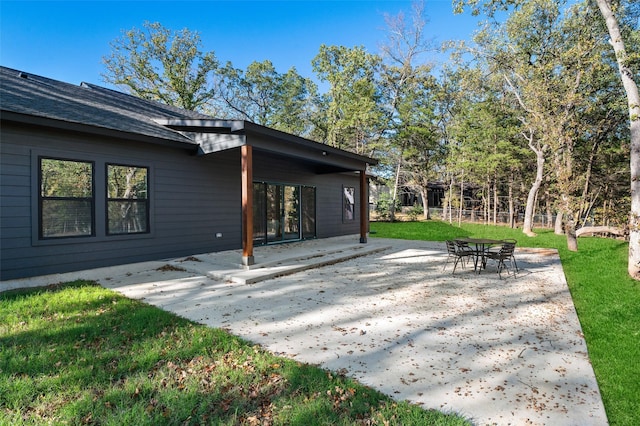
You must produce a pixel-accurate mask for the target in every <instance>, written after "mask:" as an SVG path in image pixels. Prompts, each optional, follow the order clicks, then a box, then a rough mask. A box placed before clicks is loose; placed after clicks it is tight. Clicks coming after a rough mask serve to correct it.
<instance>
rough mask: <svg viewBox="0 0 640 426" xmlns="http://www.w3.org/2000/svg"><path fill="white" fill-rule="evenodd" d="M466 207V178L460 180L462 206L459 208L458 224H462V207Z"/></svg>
mask: <svg viewBox="0 0 640 426" xmlns="http://www.w3.org/2000/svg"><path fill="white" fill-rule="evenodd" d="M463 208H464V178H463V179H461V180H460V208H459V209H458V226H460V225H462V209H463Z"/></svg>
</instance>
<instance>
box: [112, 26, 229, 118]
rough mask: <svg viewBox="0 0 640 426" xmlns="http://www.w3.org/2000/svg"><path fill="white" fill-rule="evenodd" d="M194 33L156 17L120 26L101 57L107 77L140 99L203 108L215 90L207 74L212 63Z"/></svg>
mask: <svg viewBox="0 0 640 426" xmlns="http://www.w3.org/2000/svg"><path fill="white" fill-rule="evenodd" d="M200 49H201V40H200V35H199V34H198V33H197V32H192V31H189V30H188V29H183V30H181V31H171V30H169V29H168V28H165V27H163V26H162V25H161V24H160V23H158V22H154V23H151V22H145V23H144V24H143V29H138V28H132V29H130V30H127V31H123V34H122V37H121V38H118V39H116V40H114V41H113V42H112V43H111V54H110V55H109V56H105V57H103V58H102V60H103V62H104V64H105V67H106V72H105V73H104V74H103V75H102V76H103V78H104V80H105V81H106V82H108V83H112V84H115V85H116V86H120V87H123V88H125V89H126V90H128V91H129V92H130V93H132V94H134V95H135V96H138V97H141V98H143V99H149V100H154V101H160V102H163V103H165V104H167V105H173V106H177V107H180V108H184V109H187V110H203V109H204V108H205V105H206V104H207V103H208V102H209V101H211V100H212V99H213V98H214V96H215V91H214V89H213V84H212V78H213V73H214V72H215V70H216V69H217V68H218V60H217V59H216V56H215V54H214V52H206V53H203V52H201V51H200Z"/></svg>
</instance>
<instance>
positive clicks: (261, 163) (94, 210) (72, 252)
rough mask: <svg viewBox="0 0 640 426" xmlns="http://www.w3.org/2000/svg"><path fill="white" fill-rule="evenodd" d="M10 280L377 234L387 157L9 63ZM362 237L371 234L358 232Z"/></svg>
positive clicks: (3, 72)
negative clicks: (375, 213) (372, 206)
mask: <svg viewBox="0 0 640 426" xmlns="http://www.w3.org/2000/svg"><path fill="white" fill-rule="evenodd" d="M0 110H1V111H0V119H1V123H0V124H1V126H0V132H1V133H0V161H1V164H0V238H1V240H0V244H1V245H0V255H1V257H0V280H9V279H16V278H24V277H30V276H38V275H45V274H52V273H62V272H71V271H76V270H81V269H87V268H95V267H103V266H111V265H119V264H126V263H132V262H140V261H147V260H159V259H164V258H169V257H180V256H188V255H193V254H199V253H206V252H216V251H221V250H230V249H242V259H239V260H238V262H239V263H240V261H242V262H243V263H244V264H245V265H250V264H252V263H253V247H254V246H255V245H258V244H276V243H283V242H287V241H299V240H305V239H311V238H325V237H333V236H339V235H358V234H359V238H360V242H363V243H365V242H366V238H367V229H368V202H367V200H368V198H367V197H368V185H367V177H366V170H367V166H368V165H370V164H376V160H374V159H372V158H368V157H364V156H361V155H356V154H353V153H350V152H347V151H343V150H339V149H335V148H332V147H330V146H327V145H323V144H320V143H317V142H313V141H310V140H308V139H304V138H301V137H297V136H294V135H291V134H287V133H284V132H280V131H277V130H274V129H271V128H267V127H263V126H259V125H257V124H254V123H251V122H247V121H242V120H230V121H229V120H217V119H214V118H212V117H209V116H206V115H203V114H199V113H195V112H192V111H185V110H181V109H178V108H174V107H170V106H167V105H164V104H160V103H156V102H151V101H146V100H142V99H139V98H136V97H133V96H130V95H126V94H123V93H120V92H117V91H114V90H110V89H106V88H103V87H99V86H96V85H93V84H87V83H82V84H80V85H72V84H68V83H64V82H60V81H56V80H52V79H48V78H44V77H40V76H36V75H32V74H29V73H26V72H22V71H18V70H14V69H10V68H5V67H0ZM355 238H358V237H357V236H356V237H355Z"/></svg>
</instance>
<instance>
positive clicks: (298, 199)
mask: <svg viewBox="0 0 640 426" xmlns="http://www.w3.org/2000/svg"><path fill="white" fill-rule="evenodd" d="M270 188H275V198H276V200H274V201H275V202H274V203H271V205H270V203H269V190H270ZM308 188H313V194H314V199H313V205H312V207H313V210H314V211H313V218H312V220H313V232H311V233H310V232H309V231H308V230H306V227H307V225H308V224H306V223H303V212H306V213H307V214H308V212H309V210H308V209H305V207H306V206H304V205H303V204H304V203H305V201H303V199H304V198H305V197H303V190H306V189H308ZM287 189H289V190H293V191H294V194H295V195H296V196H295V199H294V200H293V203H294V205H295V207H294V209H293V211H294V212H295V213H294V214H295V218H294V219H295V220H294V223H293V228H297V235H296V233H295V232H294V233H292V232H286V227H287V225H291V224H287V215H288V214H289V212H291V211H292V210H291V209H287V200H286V196H287ZM315 191H316V187H315V186H308V185H300V184H288V183H279V182H266V181H254V182H253V195H254V219H253V223H254V225H253V227H254V233H253V241H254V244H256V245H266V244H279V243H287V242H293V241H301V240H304V239H310V238H315V237H316V230H315V220H316V212H317V209H316V200H315ZM274 204H275V205H274ZM272 206H273V208H274V209H275V210H274V211H271V212H270V211H269V209H270V208H271V207H272ZM270 218H271V219H270ZM307 220H308V219H307ZM270 222H271V223H270ZM270 226H271V228H273V229H274V231H272V232H270V229H269V228H270ZM274 227H275V228H274ZM292 235H293V238H291V236H292Z"/></svg>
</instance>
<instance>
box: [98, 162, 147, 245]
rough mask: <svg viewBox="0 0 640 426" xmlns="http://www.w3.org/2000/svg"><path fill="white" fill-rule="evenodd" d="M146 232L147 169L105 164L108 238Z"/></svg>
mask: <svg viewBox="0 0 640 426" xmlns="http://www.w3.org/2000/svg"><path fill="white" fill-rule="evenodd" d="M147 232H149V169H148V168H147V167H137V166H124V165H117V164H107V235H122V234H141V233H147Z"/></svg>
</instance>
